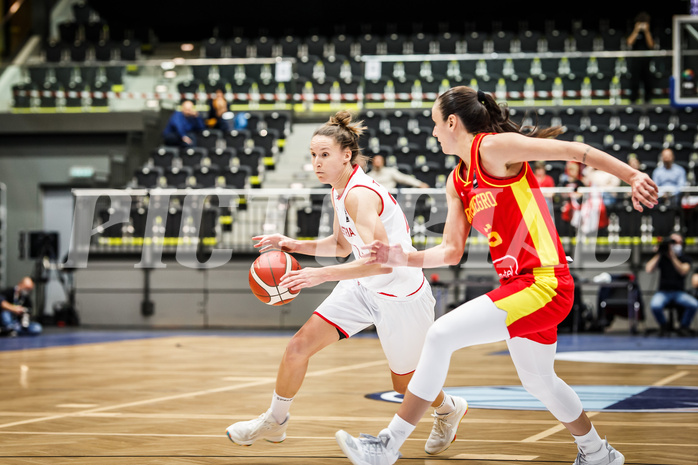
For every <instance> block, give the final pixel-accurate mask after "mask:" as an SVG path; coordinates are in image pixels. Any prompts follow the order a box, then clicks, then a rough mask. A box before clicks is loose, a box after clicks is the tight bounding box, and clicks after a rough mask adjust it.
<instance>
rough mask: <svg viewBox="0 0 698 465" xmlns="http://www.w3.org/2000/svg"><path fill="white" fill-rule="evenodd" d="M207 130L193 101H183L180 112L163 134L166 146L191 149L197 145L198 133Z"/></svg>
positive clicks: (170, 121)
mask: <svg viewBox="0 0 698 465" xmlns="http://www.w3.org/2000/svg"><path fill="white" fill-rule="evenodd" d="M205 128H206V125H205V124H204V120H203V118H201V116H199V112H198V111H196V108H195V107H194V102H193V101H191V100H186V99H185V100H182V104H181V107H180V110H179V111H175V112H174V113H173V114H172V116H170V120H169V121H168V122H167V126H165V130H164V131H163V132H162V138H163V140H164V142H165V145H173V146H180V147H188V146H189V147H190V146H193V145H196V133H197V132H200V131H202V130H203V129H205Z"/></svg>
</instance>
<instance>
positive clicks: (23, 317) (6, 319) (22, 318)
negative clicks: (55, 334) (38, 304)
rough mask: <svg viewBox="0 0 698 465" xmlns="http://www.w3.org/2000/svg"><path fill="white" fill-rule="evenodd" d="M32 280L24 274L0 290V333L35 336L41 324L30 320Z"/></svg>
mask: <svg viewBox="0 0 698 465" xmlns="http://www.w3.org/2000/svg"><path fill="white" fill-rule="evenodd" d="M33 290H34V281H33V280H32V279H31V278H30V277H29V276H26V277H24V278H22V280H21V281H20V282H19V283H18V284H17V285H16V286H13V287H9V288H7V289H3V290H2V292H0V334H4V335H9V336H23V335H26V336H36V335H39V334H41V331H42V327H41V324H39V323H37V322H35V321H31V308H32V301H31V296H30V294H31V292H32V291H33Z"/></svg>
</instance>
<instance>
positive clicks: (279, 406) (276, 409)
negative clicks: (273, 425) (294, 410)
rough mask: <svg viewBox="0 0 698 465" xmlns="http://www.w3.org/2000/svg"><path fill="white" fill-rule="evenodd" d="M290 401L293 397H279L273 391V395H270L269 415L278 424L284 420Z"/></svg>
mask: <svg viewBox="0 0 698 465" xmlns="http://www.w3.org/2000/svg"><path fill="white" fill-rule="evenodd" d="M291 402H293V397H291V398H290V399H289V398H286V397H281V396H280V395H278V394H277V393H276V391H274V395H273V396H271V416H273V417H274V420H276V422H277V423H278V424H281V423H283V422H284V421H286V415H288V411H289V410H291Z"/></svg>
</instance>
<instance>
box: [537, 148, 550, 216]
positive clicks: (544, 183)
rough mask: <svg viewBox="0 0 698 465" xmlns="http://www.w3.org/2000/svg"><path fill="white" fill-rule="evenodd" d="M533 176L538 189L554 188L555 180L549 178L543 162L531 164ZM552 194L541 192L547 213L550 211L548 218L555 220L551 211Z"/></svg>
mask: <svg viewBox="0 0 698 465" xmlns="http://www.w3.org/2000/svg"><path fill="white" fill-rule="evenodd" d="M533 174H534V175H535V177H536V179H537V180H538V185H539V186H540V187H555V180H554V179H553V177H552V176H550V175H549V174H548V172H547V170H546V169H545V162H544V161H537V162H535V163H534V164H533ZM553 195H554V194H553V192H543V197H545V203H547V204H548V211H550V216H551V217H553V218H555V212H554V210H553Z"/></svg>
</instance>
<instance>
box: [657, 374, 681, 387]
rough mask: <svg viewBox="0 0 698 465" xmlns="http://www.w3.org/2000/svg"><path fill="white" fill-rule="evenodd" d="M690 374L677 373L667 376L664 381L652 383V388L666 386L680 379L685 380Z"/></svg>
mask: <svg viewBox="0 0 698 465" xmlns="http://www.w3.org/2000/svg"><path fill="white" fill-rule="evenodd" d="M687 374H688V371H677V372H676V373H674V374H673V375H671V376H667V377H666V378H664V379H660V380H659V381H657V382H656V383H652V386H666V385H667V384H669V383H671V382H674V381H676V380H677V379H679V378H683V377H684V376H686V375H687Z"/></svg>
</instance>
